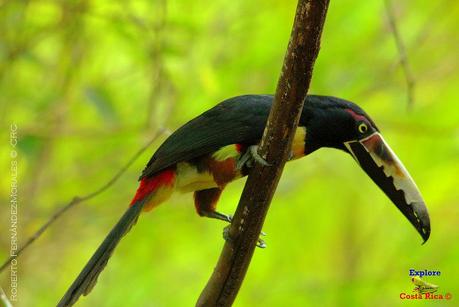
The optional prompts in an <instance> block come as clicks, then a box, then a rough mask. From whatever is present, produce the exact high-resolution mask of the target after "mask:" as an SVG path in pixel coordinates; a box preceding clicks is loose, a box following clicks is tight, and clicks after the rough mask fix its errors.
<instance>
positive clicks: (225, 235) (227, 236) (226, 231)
mask: <svg viewBox="0 0 459 307" xmlns="http://www.w3.org/2000/svg"><path fill="white" fill-rule="evenodd" d="M230 227H231V225H228V226H226V227H225V228H223V239H225V241H227V242H232V241H233V238H231V236H230ZM260 236H266V233H265V232H263V231H262V232H261V233H260ZM266 246H267V245H266V242H265V241H264V240H263V239H262V238H258V240H257V247H259V248H266Z"/></svg>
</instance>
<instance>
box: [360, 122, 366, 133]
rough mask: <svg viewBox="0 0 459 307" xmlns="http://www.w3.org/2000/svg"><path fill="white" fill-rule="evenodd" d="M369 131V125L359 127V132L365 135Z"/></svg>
mask: <svg viewBox="0 0 459 307" xmlns="http://www.w3.org/2000/svg"><path fill="white" fill-rule="evenodd" d="M367 131H368V126H367V124H365V123H361V124H360V125H359V132H360V133H362V134H363V133H365V132H367Z"/></svg>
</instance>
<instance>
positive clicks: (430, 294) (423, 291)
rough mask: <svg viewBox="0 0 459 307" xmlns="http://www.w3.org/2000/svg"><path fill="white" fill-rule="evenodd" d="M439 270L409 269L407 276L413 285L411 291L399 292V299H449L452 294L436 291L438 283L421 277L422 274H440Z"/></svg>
mask: <svg viewBox="0 0 459 307" xmlns="http://www.w3.org/2000/svg"><path fill="white" fill-rule="evenodd" d="M440 275H441V272H440V271H429V270H423V271H416V270H415V269H410V270H409V276H410V277H411V282H412V284H413V285H414V286H415V287H414V289H413V290H412V293H405V292H402V293H400V299H402V300H422V299H425V300H450V299H451V298H452V294H451V293H449V292H447V293H436V292H437V291H438V289H439V287H438V285H436V284H433V283H431V282H427V281H425V280H423V279H422V277H424V276H440Z"/></svg>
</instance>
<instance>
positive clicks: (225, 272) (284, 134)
mask: <svg viewBox="0 0 459 307" xmlns="http://www.w3.org/2000/svg"><path fill="white" fill-rule="evenodd" d="M328 3H329V1H328V0H299V1H298V6H297V9H296V15H295V21H294V24H293V29H292V33H291V36H290V42H289V45H288V49H287V53H286V55H285V58H284V64H283V67H282V73H281V75H280V78H279V81H278V84H277V89H276V94H275V98H274V104H273V106H272V109H271V113H270V114H269V118H268V122H267V125H266V128H265V131H264V134H263V138H262V140H261V145H260V148H259V154H260V155H261V156H262V157H264V158H265V159H266V160H267V162H268V163H269V164H270V166H263V165H260V164H256V165H255V166H254V168H253V169H252V170H251V172H250V174H249V177H248V179H247V183H246V185H245V187H244V191H243V193H242V196H241V199H240V201H239V205H238V207H237V210H236V213H235V216H234V219H233V222H232V224H231V227H230V231H229V234H230V238H231V240H229V241H227V242H226V243H225V246H224V247H223V250H222V253H221V255H220V259H219V260H218V263H217V266H216V267H215V270H214V272H213V274H212V276H211V277H210V279H209V281H208V283H207V285H206V287H205V288H204V290H203V292H202V293H201V295H200V297H199V300H198V302H197V306H230V305H231V304H232V303H233V302H234V300H235V298H236V295H237V293H238V291H239V289H240V287H241V284H242V281H243V280H244V276H245V274H246V272H247V269H248V266H249V264H250V260H251V258H252V255H253V252H254V249H255V246H256V243H257V239H258V236H259V235H260V232H261V229H262V226H263V222H264V219H265V216H266V213H267V211H268V208H269V204H270V202H271V199H272V197H273V195H274V192H275V190H276V187H277V184H278V182H279V179H280V176H281V174H282V170H283V168H284V165H285V162H286V161H287V159H288V155H289V152H290V148H291V145H292V140H293V136H294V133H295V130H296V128H297V126H298V121H299V118H300V114H301V110H302V109H303V103H304V99H305V97H306V94H307V91H308V89H309V84H310V81H311V77H312V70H313V66H314V62H315V60H316V58H317V55H318V53H319V49H320V37H321V33H322V28H323V24H324V21H325V16H326V13H327V9H328Z"/></svg>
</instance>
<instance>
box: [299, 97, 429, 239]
mask: <svg viewBox="0 0 459 307" xmlns="http://www.w3.org/2000/svg"><path fill="white" fill-rule="evenodd" d="M300 125H301V126H305V127H306V138H305V149H304V151H305V154H309V153H311V152H313V151H315V150H317V149H319V148H321V147H331V148H337V149H341V150H343V151H345V152H347V153H349V154H351V155H352V157H353V158H354V159H355V160H356V161H357V163H358V164H359V165H360V167H361V168H362V169H363V170H364V171H365V172H366V173H367V175H368V176H369V177H370V178H371V179H372V180H373V181H374V182H375V183H376V184H377V185H378V186H379V187H380V188H381V190H383V192H384V193H385V194H386V195H387V197H389V198H390V200H391V201H392V202H393V203H394V204H395V205H396V206H397V208H398V209H399V210H400V211H401V212H402V213H403V214H404V215H405V217H406V218H407V219H408V220H409V221H410V222H411V224H412V225H413V226H414V227H415V228H416V230H417V231H418V232H419V234H420V235H421V236H422V238H423V239H424V242H425V241H427V239H428V238H429V235H430V219H429V214H428V212H427V208H426V206H425V203H424V200H423V198H422V196H421V193H420V192H419V189H418V188H417V186H416V184H415V182H414V180H413V179H412V178H411V176H410V174H409V173H408V171H407V170H406V168H405V167H404V166H403V164H402V162H401V161H400V160H399V159H398V157H397V156H396V155H395V153H394V152H393V151H392V149H391V148H390V147H389V145H388V144H387V143H386V141H385V140H384V138H383V137H382V135H381V133H380V131H379V129H378V128H377V127H376V125H375V123H374V122H373V121H372V120H371V118H370V117H369V116H368V115H367V114H366V113H365V112H364V111H363V110H362V109H361V108H360V107H359V106H357V105H356V104H354V103H351V102H348V101H345V100H342V99H339V98H334V97H328V96H308V101H307V102H306V103H305V106H304V109H303V113H302V116H301V119H300Z"/></svg>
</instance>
